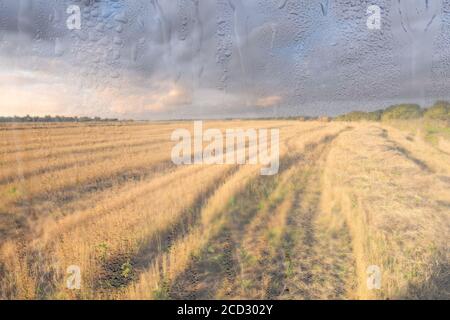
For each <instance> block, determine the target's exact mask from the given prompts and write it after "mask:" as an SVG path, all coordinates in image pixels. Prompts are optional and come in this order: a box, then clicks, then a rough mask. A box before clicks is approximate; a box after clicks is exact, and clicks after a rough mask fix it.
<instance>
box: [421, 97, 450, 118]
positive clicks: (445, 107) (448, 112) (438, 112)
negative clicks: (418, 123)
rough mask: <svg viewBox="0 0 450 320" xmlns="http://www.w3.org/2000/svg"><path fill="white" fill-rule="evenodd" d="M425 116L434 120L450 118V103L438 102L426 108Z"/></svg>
mask: <svg viewBox="0 0 450 320" xmlns="http://www.w3.org/2000/svg"><path fill="white" fill-rule="evenodd" d="M424 117H425V118H426V119H432V120H450V103H449V102H447V101H438V102H436V103H435V104H434V105H433V106H432V107H431V108H428V109H426V110H425V113H424Z"/></svg>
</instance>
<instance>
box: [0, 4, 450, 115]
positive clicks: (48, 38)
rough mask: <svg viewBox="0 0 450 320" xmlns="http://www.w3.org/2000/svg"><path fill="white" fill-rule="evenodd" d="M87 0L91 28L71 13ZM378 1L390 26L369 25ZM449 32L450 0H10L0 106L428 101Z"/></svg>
mask: <svg viewBox="0 0 450 320" xmlns="http://www.w3.org/2000/svg"><path fill="white" fill-rule="evenodd" d="M74 5H75V6H78V7H79V8H80V22H81V29H80V30H77V29H73V30H70V29H69V28H68V25H67V21H68V20H69V25H73V24H70V23H71V22H73V21H74V20H73V19H72V18H73V16H72V15H71V14H76V10H75V11H73V6H74ZM371 5H377V6H379V7H380V9H381V13H380V14H381V28H380V29H370V28H369V27H368V26H367V20H368V18H369V16H370V13H368V11H367V9H368V7H369V6H371ZM71 6H72V7H71ZM68 8H72V11H70V10H69V13H68V11H67V10H68ZM449 36H450V2H448V1H445V2H444V1H443V0H133V1H131V0H78V1H77V0H0V115H4V116H10V115H26V114H30V115H46V114H51V115H55V114H61V115H87V116H102V117H119V118H123V119H129V118H133V119H174V118H176V119H179V118H218V117H255V116H286V115H325V114H329V115H335V114H339V113H342V112H346V111H351V110H375V109H378V108H382V107H385V106H388V105H389V104H392V103H397V102H418V103H421V104H424V105H425V104H429V103H431V102H432V101H434V100H437V99H449V98H450V97H449V96H450V81H448V78H449V76H450V37H449Z"/></svg>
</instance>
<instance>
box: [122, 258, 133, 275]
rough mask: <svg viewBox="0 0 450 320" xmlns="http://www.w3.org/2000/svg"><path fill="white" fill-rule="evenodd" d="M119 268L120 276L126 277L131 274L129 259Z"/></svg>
mask: <svg viewBox="0 0 450 320" xmlns="http://www.w3.org/2000/svg"><path fill="white" fill-rule="evenodd" d="M120 270H121V275H122V277H124V278H125V279H128V278H129V277H130V276H131V275H132V274H133V265H132V264H131V263H130V260H128V261H127V262H125V263H124V264H122V266H121V267H120Z"/></svg>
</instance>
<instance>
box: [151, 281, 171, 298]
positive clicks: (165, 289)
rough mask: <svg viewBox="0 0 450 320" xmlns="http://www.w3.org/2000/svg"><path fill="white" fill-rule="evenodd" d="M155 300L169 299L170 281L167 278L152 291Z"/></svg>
mask: <svg viewBox="0 0 450 320" xmlns="http://www.w3.org/2000/svg"><path fill="white" fill-rule="evenodd" d="M152 296H153V299H154V300H169V299H170V295H169V283H168V281H167V280H163V281H161V284H160V285H159V286H158V288H157V289H155V290H153V293H152Z"/></svg>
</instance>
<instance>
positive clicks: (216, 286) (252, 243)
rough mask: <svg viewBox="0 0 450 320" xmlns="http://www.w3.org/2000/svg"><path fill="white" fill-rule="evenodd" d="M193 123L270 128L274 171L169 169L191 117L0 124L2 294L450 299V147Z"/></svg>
mask: <svg viewBox="0 0 450 320" xmlns="http://www.w3.org/2000/svg"><path fill="white" fill-rule="evenodd" d="M204 126H205V127H212V128H219V129H223V130H225V129H226V128H244V129H245V128H278V129H279V130H280V135H279V136H280V145H279V148H280V150H279V153H280V167H279V172H278V174H276V175H271V176H263V175H260V167H259V165H251V164H245V165H237V164H224V165H206V164H202V165H175V164H174V163H173V162H172V160H171V150H172V147H173V146H174V144H175V143H174V142H173V141H171V133H172V132H173V131H174V130H176V129H178V128H188V129H191V128H192V122H155V123H147V122H130V123H127V122H115V123H112V122H111V123H108V122H106V123H85V124H82V123H78V124H77V123H54V124H3V125H2V126H1V127H0V136H1V140H0V154H1V156H0V167H1V170H0V299H435V298H445V299H449V298H450V267H449V263H450V256H449V241H448V240H449V238H448V237H449V234H450V217H449V214H450V151H448V149H445V148H446V147H445V146H448V143H449V142H448V141H449V140H446V139H445V138H443V137H441V136H440V137H439V138H440V139H441V138H442V141H441V140H439V141H441V142H439V143H438V144H436V143H431V142H430V141H428V140H427V139H426V138H424V136H423V134H421V133H420V131H417V132H416V131H411V130H403V129H402V128H400V127H399V126H389V125H387V124H381V123H375V122H373V123H369V122H319V121H297V120H273V121H269V120H259V121H256V120H255V121H250V120H248V121H209V122H205V124H204ZM71 266H72V267H73V266H77V267H79V271H80V272H81V273H80V274H81V283H80V286H79V288H77V289H73V288H68V286H67V283H68V277H70V272H69V273H68V270H69V271H70V270H71ZM374 266H375V267H376V268H379V271H380V274H379V276H380V279H379V281H380V283H379V284H380V285H379V286H378V287H377V286H375V287H373V286H371V283H370V281H371V279H372V278H371V276H372V275H371V274H370V273H371V270H374V269H373V268H374Z"/></svg>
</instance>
